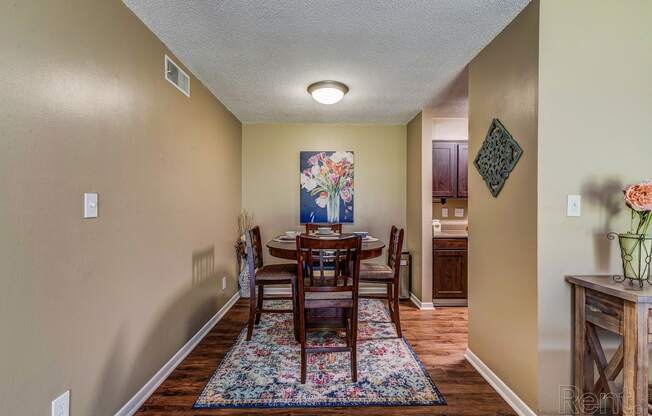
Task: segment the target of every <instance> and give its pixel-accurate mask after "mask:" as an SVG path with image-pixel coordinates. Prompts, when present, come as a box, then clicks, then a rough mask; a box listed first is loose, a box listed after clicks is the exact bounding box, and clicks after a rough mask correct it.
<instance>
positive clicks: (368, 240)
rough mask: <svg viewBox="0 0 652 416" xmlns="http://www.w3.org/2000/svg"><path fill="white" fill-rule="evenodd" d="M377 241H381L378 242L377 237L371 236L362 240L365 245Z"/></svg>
mask: <svg viewBox="0 0 652 416" xmlns="http://www.w3.org/2000/svg"><path fill="white" fill-rule="evenodd" d="M376 241H380V240H378V239H377V238H376V237H372V236H370V235H368V236H366V237H365V238H363V239H362V242H363V243H374V242H376Z"/></svg>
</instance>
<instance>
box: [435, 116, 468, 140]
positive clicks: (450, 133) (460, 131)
mask: <svg viewBox="0 0 652 416" xmlns="http://www.w3.org/2000/svg"><path fill="white" fill-rule="evenodd" d="M468 139H469V119H468V118H466V117H435V118H433V119H432V140H435V141H465V140H468Z"/></svg>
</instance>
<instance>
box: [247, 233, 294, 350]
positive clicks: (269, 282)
mask: <svg viewBox="0 0 652 416" xmlns="http://www.w3.org/2000/svg"><path fill="white" fill-rule="evenodd" d="M245 245H246V254H247V271H248V273H249V322H248V324H247V341H249V340H251V336H252V334H253V330H254V325H258V324H259V323H260V317H261V314H263V313H291V314H292V316H293V322H294V336H295V338H296V339H297V340H298V338H299V331H298V325H297V319H296V317H297V315H296V309H295V305H296V291H295V284H296V275H297V266H296V264H294V263H288V264H270V265H263V247H262V239H261V236H260V227H258V226H255V227H253V228H252V229H251V230H248V231H247V232H246V233H245ZM288 284H289V285H290V287H291V288H292V296H276V297H265V286H275V285H288ZM265 300H290V301H292V307H291V308H290V309H267V308H265V307H264V301H265Z"/></svg>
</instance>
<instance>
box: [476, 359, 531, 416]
mask: <svg viewBox="0 0 652 416" xmlns="http://www.w3.org/2000/svg"><path fill="white" fill-rule="evenodd" d="M464 358H466V361H468V362H469V363H470V364H471V365H472V366H473V367H474V368H475V369H476V370H477V371H478V373H480V375H481V376H482V377H483V378H484V379H485V380H486V381H487V383H489V384H490V385H491V387H493V388H494V390H496V392H497V393H498V394H500V397H502V398H503V400H505V401H506V402H507V404H508V405H510V406H511V408H512V409H514V411H515V412H516V414H518V415H519V416H537V414H536V413H534V411H533V410H532V409H530V407H529V406H528V405H527V404H525V402H524V401H523V400H521V398H520V397H518V395H517V394H516V393H514V391H513V390H512V389H510V388H509V386H508V385H507V384H505V382H503V381H502V380H501V379H500V377H498V376H497V375H496V373H494V372H493V371H491V369H490V368H489V367H488V366H487V365H486V364H485V363H483V362H482V360H481V359H480V358H478V356H477V355H475V354H474V353H473V352H472V351H471V350H469V349H467V350H466V352H465V353H464Z"/></svg>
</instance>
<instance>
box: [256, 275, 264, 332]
mask: <svg viewBox="0 0 652 416" xmlns="http://www.w3.org/2000/svg"><path fill="white" fill-rule="evenodd" d="M264 292H265V286H263V285H258V304H257V305H256V325H258V324H259V323H260V315H261V312H260V311H261V309H263V294H264Z"/></svg>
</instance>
